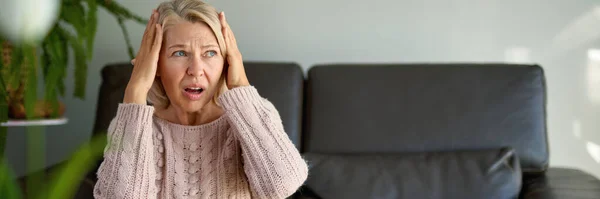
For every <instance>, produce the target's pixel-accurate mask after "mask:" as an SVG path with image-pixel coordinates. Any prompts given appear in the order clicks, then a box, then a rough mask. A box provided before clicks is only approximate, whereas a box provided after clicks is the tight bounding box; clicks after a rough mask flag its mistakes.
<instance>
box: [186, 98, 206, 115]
mask: <svg viewBox="0 0 600 199" xmlns="http://www.w3.org/2000/svg"><path fill="white" fill-rule="evenodd" d="M208 102H210V100H197V101H189V100H184V101H183V102H182V103H180V104H181V106H180V107H181V108H183V109H184V110H185V111H186V112H198V111H201V110H202V108H204V107H206V106H207V104H208Z"/></svg>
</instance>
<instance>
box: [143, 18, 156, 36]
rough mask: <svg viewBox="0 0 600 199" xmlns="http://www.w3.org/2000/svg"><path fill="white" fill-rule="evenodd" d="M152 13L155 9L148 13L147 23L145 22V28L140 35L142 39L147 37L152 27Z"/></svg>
mask: <svg viewBox="0 0 600 199" xmlns="http://www.w3.org/2000/svg"><path fill="white" fill-rule="evenodd" d="M154 13H156V10H152V14H151V15H150V19H149V20H148V24H146V29H145V30H144V35H143V36H142V41H143V39H145V38H147V37H148V31H149V30H150V29H151V28H152V27H153V24H155V22H154Z"/></svg>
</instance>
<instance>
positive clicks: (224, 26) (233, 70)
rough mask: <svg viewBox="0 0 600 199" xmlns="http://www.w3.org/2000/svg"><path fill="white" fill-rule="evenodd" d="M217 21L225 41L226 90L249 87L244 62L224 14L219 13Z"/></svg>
mask: <svg viewBox="0 0 600 199" xmlns="http://www.w3.org/2000/svg"><path fill="white" fill-rule="evenodd" d="M219 20H220V21H221V32H223V37H224V39H225V47H226V48H227V57H225V61H226V62H225V63H226V64H225V66H224V67H228V68H227V70H226V71H227V88H229V89H233V88H236V87H240V86H249V85H250V83H249V82H248V77H246V71H245V70H244V61H243V60H242V53H240V50H239V49H238V46H237V42H236V41H235V36H234V35H233V32H232V31H231V28H230V27H229V24H228V23H227V20H226V19H225V13H224V12H221V13H219Z"/></svg>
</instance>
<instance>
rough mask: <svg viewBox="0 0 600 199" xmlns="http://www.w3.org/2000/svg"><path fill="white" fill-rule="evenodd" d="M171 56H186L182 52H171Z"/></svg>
mask: <svg viewBox="0 0 600 199" xmlns="http://www.w3.org/2000/svg"><path fill="white" fill-rule="evenodd" d="M173 56H175V57H182V56H186V54H185V52H183V51H182V50H178V51H175V52H173Z"/></svg>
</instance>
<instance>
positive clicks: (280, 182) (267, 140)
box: [219, 86, 308, 198]
mask: <svg viewBox="0 0 600 199" xmlns="http://www.w3.org/2000/svg"><path fill="white" fill-rule="evenodd" d="M219 103H221V105H222V106H223V109H224V110H225V111H226V115H227V117H228V119H229V121H230V123H231V126H232V130H233V131H234V132H235V133H234V135H235V137H236V139H237V140H238V142H239V143H240V146H241V148H242V156H243V161H244V172H245V174H246V176H247V177H248V181H249V184H250V188H251V190H252V194H253V198H286V197H288V196H290V195H292V194H293V193H294V192H295V191H296V190H297V189H298V188H299V187H300V186H301V185H302V184H303V183H304V181H305V180H306V178H307V175H308V166H307V164H306V162H305V161H304V160H303V159H302V157H301V156H300V152H299V151H298V150H297V149H296V147H295V146H294V144H293V143H292V141H291V140H290V139H289V137H288V135H287V134H286V133H285V131H284V129H283V124H282V121H281V118H280V117H279V113H278V112H277V110H276V109H275V107H274V106H273V104H271V102H269V101H267V100H266V99H264V98H262V97H261V96H260V95H259V94H258V92H257V90H256V89H255V88H254V87H253V86H245V87H238V88H234V89H231V90H229V91H226V92H225V93H223V94H222V95H221V96H220V97H219Z"/></svg>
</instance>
